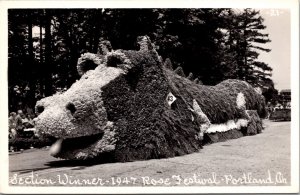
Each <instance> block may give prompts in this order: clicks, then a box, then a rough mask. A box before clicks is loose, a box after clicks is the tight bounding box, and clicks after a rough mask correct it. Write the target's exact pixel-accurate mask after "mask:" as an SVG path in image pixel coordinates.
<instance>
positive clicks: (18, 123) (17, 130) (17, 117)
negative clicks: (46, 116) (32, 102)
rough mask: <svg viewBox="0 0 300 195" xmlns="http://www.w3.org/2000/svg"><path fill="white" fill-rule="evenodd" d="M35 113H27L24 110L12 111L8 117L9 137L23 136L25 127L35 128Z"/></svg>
mask: <svg viewBox="0 0 300 195" xmlns="http://www.w3.org/2000/svg"><path fill="white" fill-rule="evenodd" d="M34 118H35V115H33V114H26V113H24V112H23V111H22V110H18V111H17V113H16V112H11V113H10V116H9V119H8V126H9V127H8V131H9V138H15V137H19V136H22V134H23V133H24V130H25V129H32V130H34V126H35V119H34Z"/></svg>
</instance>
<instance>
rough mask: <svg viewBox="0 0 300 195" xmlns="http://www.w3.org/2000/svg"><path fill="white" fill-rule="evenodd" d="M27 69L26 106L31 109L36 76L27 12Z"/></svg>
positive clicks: (30, 17) (29, 17)
mask: <svg viewBox="0 0 300 195" xmlns="http://www.w3.org/2000/svg"><path fill="white" fill-rule="evenodd" d="M27 17H28V20H27V21H28V23H27V25H28V59H29V60H28V68H29V70H31V72H32V74H30V78H28V80H29V91H28V97H27V99H28V101H27V104H28V106H29V107H30V108H32V107H33V106H34V104H35V90H36V75H35V74H34V72H35V70H34V69H35V66H34V55H33V39H32V13H31V11H30V12H28V15H27Z"/></svg>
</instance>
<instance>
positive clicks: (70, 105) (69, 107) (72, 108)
mask: <svg viewBox="0 0 300 195" xmlns="http://www.w3.org/2000/svg"><path fill="white" fill-rule="evenodd" d="M66 109H67V110H69V111H70V112H71V114H74V113H75V112H76V107H75V105H74V104H73V103H71V102H69V103H68V104H67V105H66Z"/></svg>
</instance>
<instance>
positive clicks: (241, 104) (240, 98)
mask: <svg viewBox="0 0 300 195" xmlns="http://www.w3.org/2000/svg"><path fill="white" fill-rule="evenodd" d="M236 105H237V107H238V108H239V109H242V108H244V109H246V99H245V96H244V94H243V93H242V92H240V93H238V95H237V97H236Z"/></svg>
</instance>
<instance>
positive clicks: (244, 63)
mask: <svg viewBox="0 0 300 195" xmlns="http://www.w3.org/2000/svg"><path fill="white" fill-rule="evenodd" d="M263 21H264V19H263V18H262V17H261V16H260V14H259V11H256V10H253V9H244V10H243V12H241V13H237V14H236V16H235V18H233V19H232V27H233V28H232V29H230V31H231V32H230V37H229V39H230V47H231V48H232V49H233V50H234V51H235V52H236V53H235V55H234V58H235V61H236V63H237V78H238V79H242V80H245V81H247V82H249V83H251V84H253V85H258V86H263V82H264V80H265V79H266V78H268V77H269V76H271V71H272V68H271V67H270V66H269V65H268V64H266V63H265V62H261V61H258V56H259V53H260V52H261V51H264V52H270V51H271V50H270V49H267V48H265V47H264V46H263V45H264V44H266V43H268V42H270V41H271V40H270V39H269V38H268V34H266V33H263V32H262V30H264V29H265V28H266V26H265V25H263Z"/></svg>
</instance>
